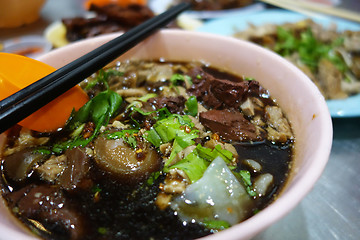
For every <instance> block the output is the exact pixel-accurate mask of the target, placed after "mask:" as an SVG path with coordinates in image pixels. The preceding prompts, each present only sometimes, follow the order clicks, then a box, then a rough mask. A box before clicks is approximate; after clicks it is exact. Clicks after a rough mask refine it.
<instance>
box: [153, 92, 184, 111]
mask: <svg viewBox="0 0 360 240" xmlns="http://www.w3.org/2000/svg"><path fill="white" fill-rule="evenodd" d="M148 102H149V103H150V104H151V105H153V106H154V107H155V108H156V109H161V108H164V107H166V108H167V109H168V110H169V111H170V112H171V113H173V114H175V113H176V114H182V113H183V111H184V105H185V102H186V99H185V98H184V97H183V96H177V97H155V98H150V99H149V100H148Z"/></svg>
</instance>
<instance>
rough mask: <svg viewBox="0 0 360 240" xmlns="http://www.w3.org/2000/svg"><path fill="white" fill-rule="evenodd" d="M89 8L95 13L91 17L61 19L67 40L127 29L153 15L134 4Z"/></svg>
mask: <svg viewBox="0 0 360 240" xmlns="http://www.w3.org/2000/svg"><path fill="white" fill-rule="evenodd" d="M90 10H91V11H95V12H96V14H97V15H96V16H95V17H91V18H82V17H77V18H67V19H63V20H62V22H63V24H64V25H65V27H66V38H67V39H68V40H69V41H71V42H72V41H77V40H80V39H84V38H89V37H94V36H97V35H100V34H104V33H112V32H118V31H127V30H129V29H131V28H133V27H135V26H137V25H139V24H140V23H142V22H144V21H146V20H148V19H150V18H152V17H153V16H154V13H153V12H152V11H151V9H150V8H149V7H147V6H142V5H136V4H132V5H129V6H128V7H125V8H124V7H120V6H118V5H115V4H110V5H106V6H103V7H98V6H96V5H91V8H90Z"/></svg>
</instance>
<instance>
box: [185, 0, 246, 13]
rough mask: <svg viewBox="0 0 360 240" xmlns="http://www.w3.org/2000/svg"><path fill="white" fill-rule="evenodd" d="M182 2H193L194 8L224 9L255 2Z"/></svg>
mask: <svg viewBox="0 0 360 240" xmlns="http://www.w3.org/2000/svg"><path fill="white" fill-rule="evenodd" d="M181 1H182V2H191V3H192V5H193V9H194V10H200V11H204V10H211V11H213V10H222V9H231V8H239V7H244V6H247V5H249V4H251V3H252V2H253V0H181Z"/></svg>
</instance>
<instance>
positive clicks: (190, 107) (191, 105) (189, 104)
mask: <svg viewBox="0 0 360 240" xmlns="http://www.w3.org/2000/svg"><path fill="white" fill-rule="evenodd" d="M185 107H186V108H185V113H186V114H189V115H191V116H193V117H195V116H196V115H197V114H198V102H197V99H196V97H195V96H191V97H189V99H188V100H187V101H186V102H185Z"/></svg>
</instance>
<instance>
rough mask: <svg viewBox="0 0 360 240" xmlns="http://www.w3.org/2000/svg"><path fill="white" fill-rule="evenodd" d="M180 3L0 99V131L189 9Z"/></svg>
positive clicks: (187, 4)
mask: <svg viewBox="0 0 360 240" xmlns="http://www.w3.org/2000/svg"><path fill="white" fill-rule="evenodd" d="M190 6H191V5H190V4H189V3H180V4H178V5H176V6H174V7H172V8H170V9H169V10H167V11H166V12H164V13H162V14H160V15H158V16H155V17H153V18H151V19H149V20H148V21H146V22H144V23H142V24H140V25H138V26H136V27H134V28H132V29H130V30H129V31H127V32H125V33H124V34H122V35H121V36H119V37H117V38H115V39H113V40H111V41H109V42H108V43H106V44H104V45H102V46H100V47H98V48H96V49H95V50H93V51H91V52H89V53H87V54H85V55H84V56H82V57H80V58H78V59H76V60H75V61H73V62H71V63H69V64H67V65H65V66H64V67H62V68H60V69H58V70H56V71H55V72H53V73H51V74H49V75H48V76H46V77H44V78H42V79H40V80H39V81H37V82H35V83H33V84H31V85H29V86H28V87H26V88H24V89H22V90H20V91H18V92H16V93H15V94H13V95H11V96H9V97H8V98H6V99H4V100H2V101H1V102H0V133H1V132H4V131H5V130H7V129H8V128H10V127H11V126H13V125H14V124H15V123H17V122H19V121H21V120H23V119H24V118H26V117H27V116H29V115H30V114H32V113H33V112H35V111H37V110H38V109H40V108H41V107H43V106H45V105H46V104H47V103H49V102H50V101H52V100H54V99H55V98H56V97H58V96H60V95H61V94H63V93H64V92H66V91H67V90H69V89H70V88H72V87H73V86H75V85H76V84H78V83H79V82H81V81H82V80H83V79H85V78H86V77H88V76H90V75H91V74H92V73H94V72H96V71H98V70H99V69H101V68H103V67H104V66H106V65H107V64H108V63H110V62H111V61H113V60H114V59H116V58H117V57H118V56H120V55H121V54H123V53H125V52H126V51H128V50H130V49H131V48H132V47H134V46H135V45H137V44H138V43H139V42H141V41H143V40H144V39H145V38H147V37H149V36H150V35H152V34H153V33H154V32H155V31H157V30H158V29H160V28H161V27H164V26H166V25H167V24H168V23H169V22H170V21H172V20H173V19H175V18H176V16H177V15H178V14H180V13H181V12H183V11H185V10H187V9H189V8H190Z"/></svg>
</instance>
